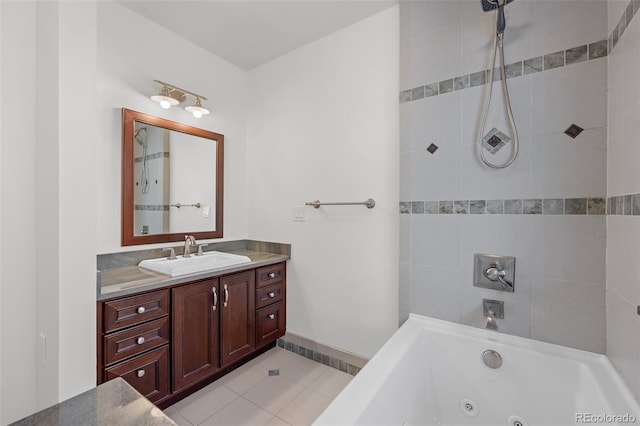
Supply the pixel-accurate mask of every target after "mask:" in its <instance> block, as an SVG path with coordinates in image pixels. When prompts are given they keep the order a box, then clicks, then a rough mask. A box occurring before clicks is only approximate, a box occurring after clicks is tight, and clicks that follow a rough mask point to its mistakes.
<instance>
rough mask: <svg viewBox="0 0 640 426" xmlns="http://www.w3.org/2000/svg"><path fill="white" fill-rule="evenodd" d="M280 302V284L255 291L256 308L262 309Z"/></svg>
mask: <svg viewBox="0 0 640 426" xmlns="http://www.w3.org/2000/svg"><path fill="white" fill-rule="evenodd" d="M281 300H282V283H279V284H274V285H269V286H266V287H260V288H258V289H256V308H263V307H265V306H267V305H270V304H272V303H275V302H279V301H281Z"/></svg>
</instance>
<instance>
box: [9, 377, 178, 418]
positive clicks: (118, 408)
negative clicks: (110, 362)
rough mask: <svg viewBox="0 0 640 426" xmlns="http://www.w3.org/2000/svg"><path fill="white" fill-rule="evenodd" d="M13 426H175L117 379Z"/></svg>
mask: <svg viewBox="0 0 640 426" xmlns="http://www.w3.org/2000/svg"><path fill="white" fill-rule="evenodd" d="M14 425H17V426H31V425H33V426H36V425H38V426H39V425H47V426H57V425H60V426H75V425H78V426H92V425H96V426H98V425H100V426H102V425H136V426H146V425H171V426H177V425H176V424H175V423H174V422H173V420H171V419H170V418H169V417H167V415H166V414H164V413H163V412H162V411H161V410H160V409H159V408H158V407H156V406H155V405H153V404H152V403H151V402H149V400H148V399H146V398H145V397H144V396H142V395H141V394H140V393H138V391H136V390H135V389H134V388H133V387H132V386H131V385H129V384H128V383H127V382H126V381H125V380H124V379H122V378H120V377H118V378H116V379H113V380H110V381H108V382H106V383H103V384H101V385H100V386H98V387H95V388H93V389H90V390H88V391H86V392H84V393H81V394H80V395H77V396H74V397H73V398H70V399H68V400H66V401H63V402H61V403H59V404H56V405H53V406H51V407H49V408H46V409H44V410H42V411H39V412H37V413H35V414H33V415H31V416H29V417H25V418H24V419H22V420H19V421H17V422H15V423H14Z"/></svg>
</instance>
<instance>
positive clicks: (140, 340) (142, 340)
mask: <svg viewBox="0 0 640 426" xmlns="http://www.w3.org/2000/svg"><path fill="white" fill-rule="evenodd" d="M136 342H138V344H139V345H141V344H143V343H144V337H142V336H140V337H138V340H136Z"/></svg>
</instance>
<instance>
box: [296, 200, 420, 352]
mask: <svg viewBox="0 0 640 426" xmlns="http://www.w3.org/2000/svg"><path fill="white" fill-rule="evenodd" d="M400 214H411V202H409V201H400ZM284 348H285V349H287V348H286V347H284Z"/></svg>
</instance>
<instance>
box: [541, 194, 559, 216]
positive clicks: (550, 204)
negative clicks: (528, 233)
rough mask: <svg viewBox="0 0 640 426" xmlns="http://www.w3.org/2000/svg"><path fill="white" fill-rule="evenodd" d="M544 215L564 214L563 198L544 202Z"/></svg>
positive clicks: (549, 199) (548, 199)
mask: <svg viewBox="0 0 640 426" xmlns="http://www.w3.org/2000/svg"><path fill="white" fill-rule="evenodd" d="M542 213H543V214H564V199H563V198H545V199H544V200H542Z"/></svg>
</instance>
